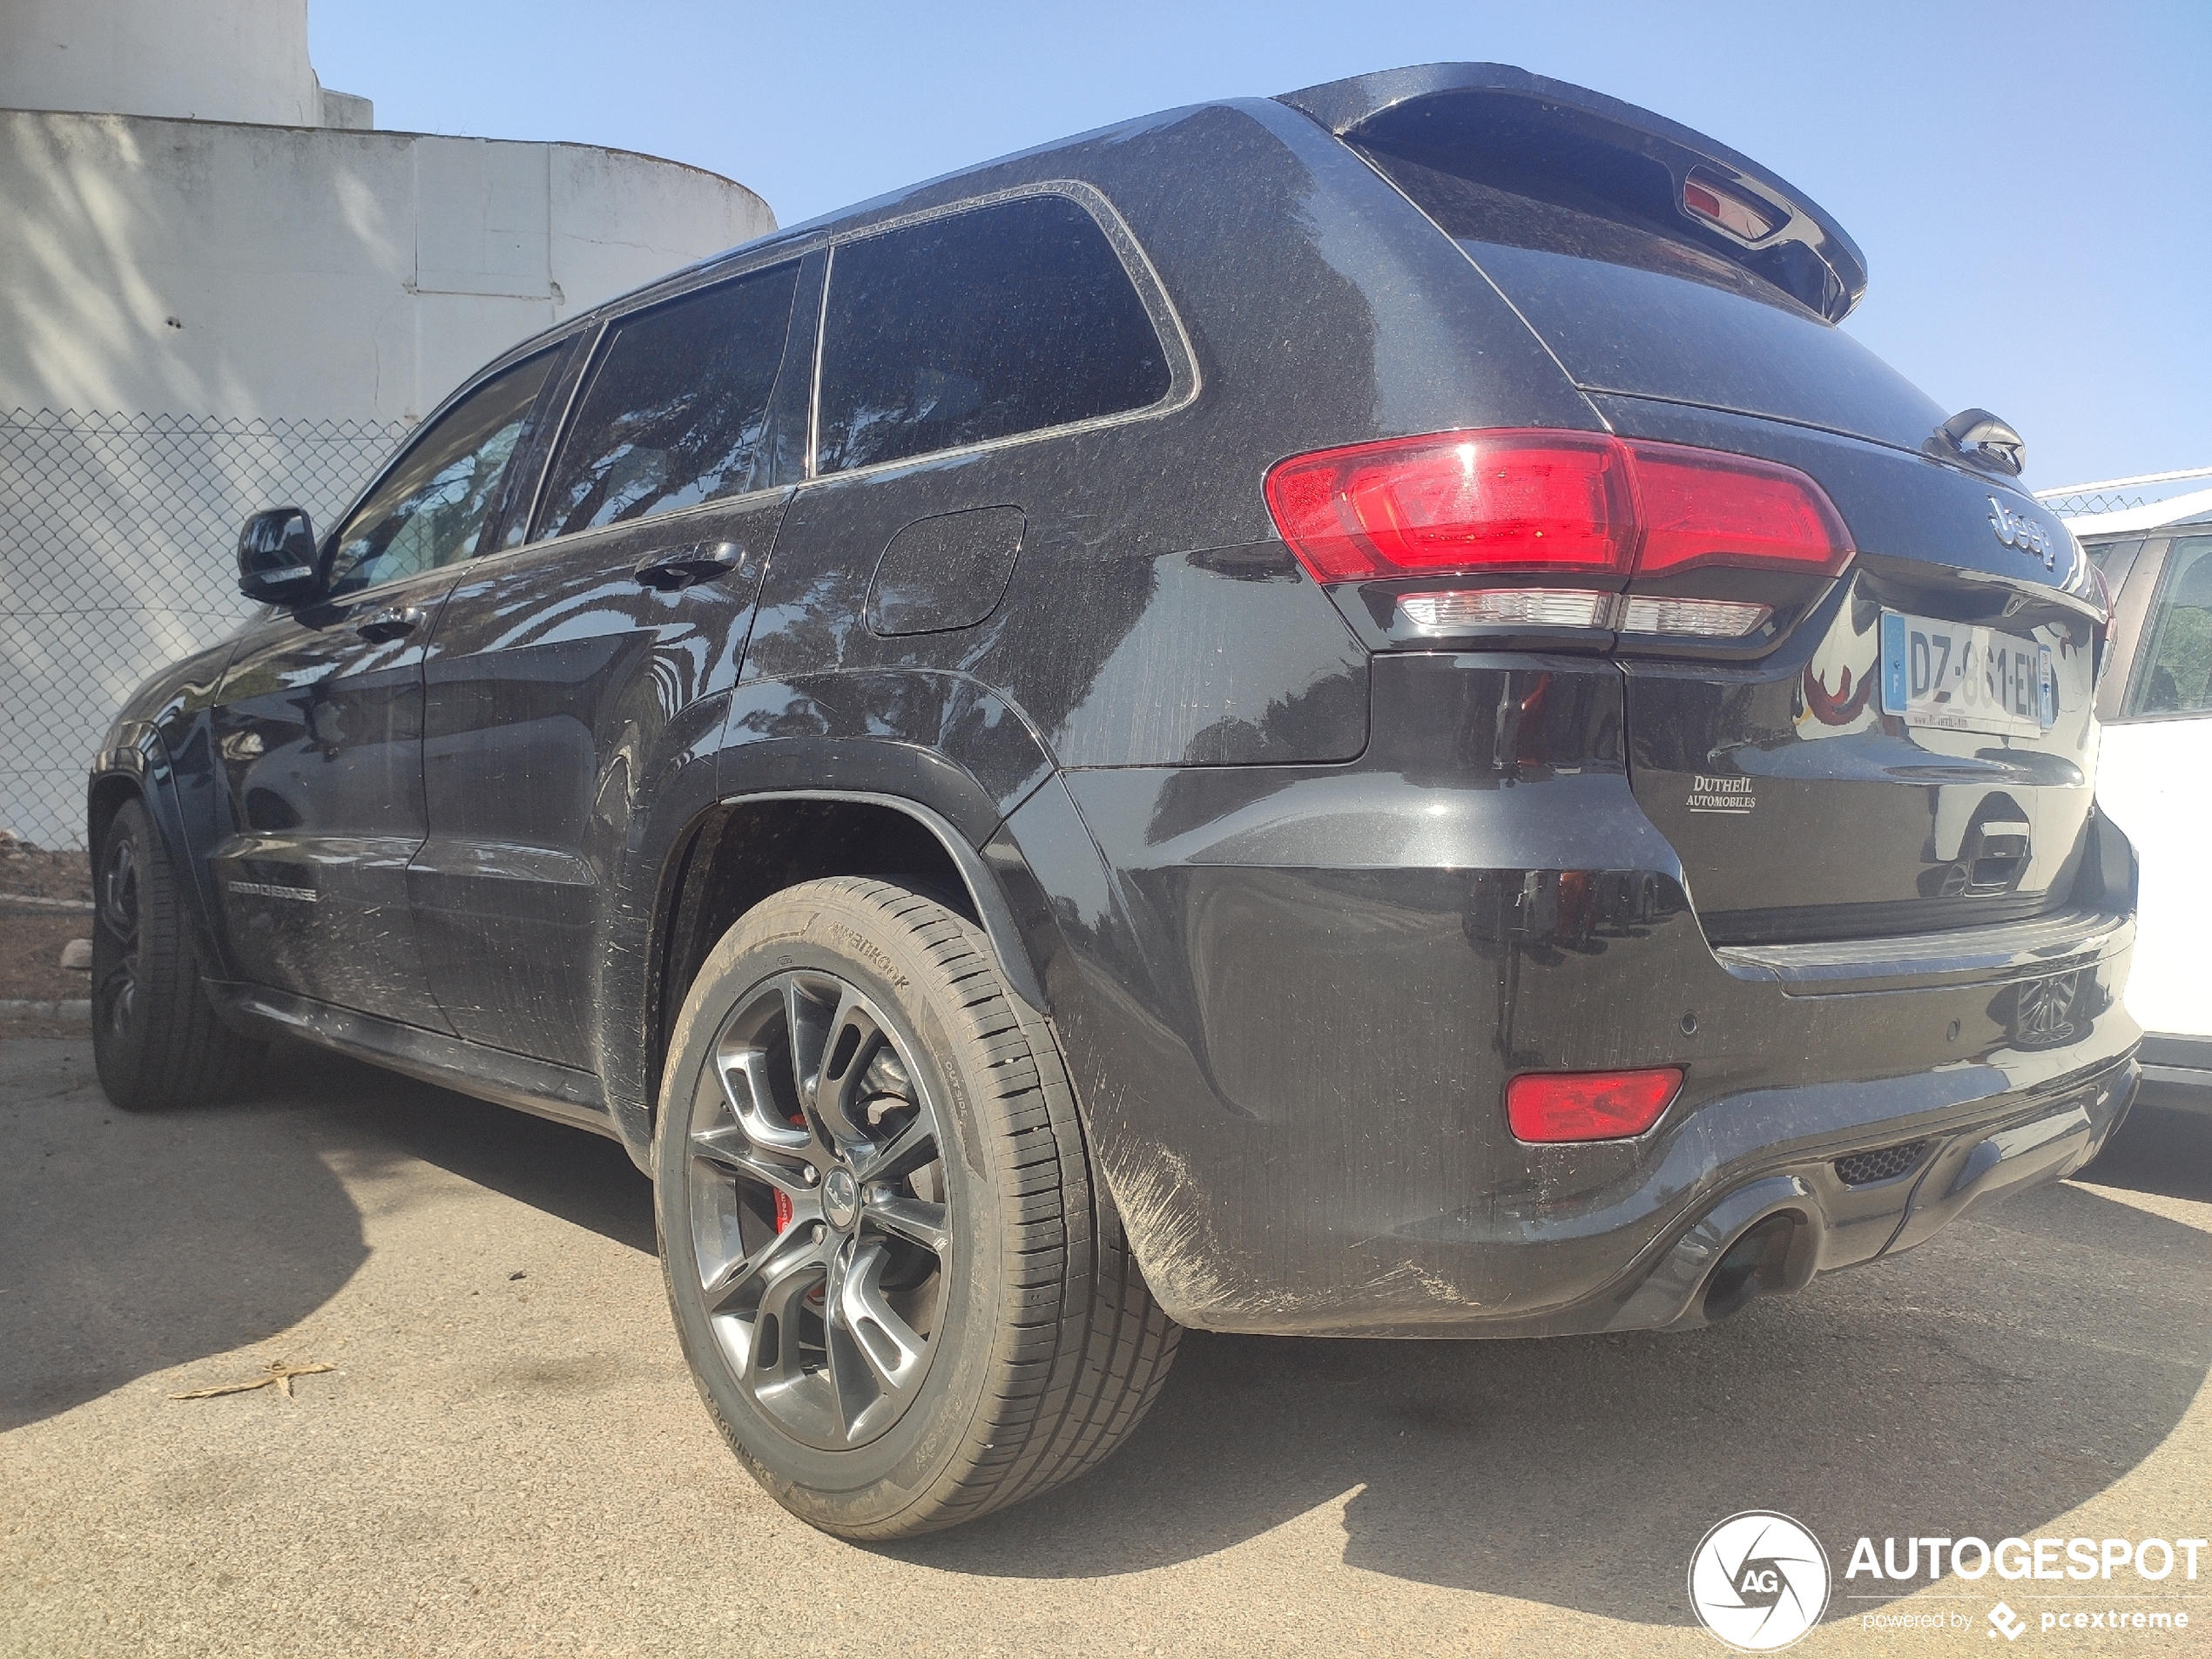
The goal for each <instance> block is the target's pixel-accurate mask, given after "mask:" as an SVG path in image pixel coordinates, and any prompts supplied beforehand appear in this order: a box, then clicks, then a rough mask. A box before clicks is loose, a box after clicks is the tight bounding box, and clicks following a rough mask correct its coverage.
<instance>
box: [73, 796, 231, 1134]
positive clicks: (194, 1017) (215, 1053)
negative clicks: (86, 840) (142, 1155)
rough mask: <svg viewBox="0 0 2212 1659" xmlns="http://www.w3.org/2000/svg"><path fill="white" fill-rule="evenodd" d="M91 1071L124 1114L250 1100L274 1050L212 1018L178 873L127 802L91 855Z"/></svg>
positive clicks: (141, 814) (142, 815) (134, 804)
mask: <svg viewBox="0 0 2212 1659" xmlns="http://www.w3.org/2000/svg"><path fill="white" fill-rule="evenodd" d="M92 895H93V897H92V1063H93V1066H94V1068H95V1069H97V1070H98V1073H99V1076H100V1087H101V1088H102V1089H105V1090H106V1091H107V1097H108V1099H109V1100H111V1101H112V1102H113V1103H115V1104H116V1105H118V1106H119V1107H121V1108H122V1109H124V1110H125V1111H126V1112H143V1111H154V1110H158V1109H163V1108H165V1107H172V1106H190V1105H197V1104H199V1103H203V1102H206V1101H211V1100H220V1099H223V1098H226V1097H227V1096H235V1095H238V1094H240V1093H242V1092H244V1091H245V1090H246V1089H247V1088H249V1087H250V1086H251V1085H252V1083H253V1079H254V1077H255V1076H256V1075H257V1074H258V1073H259V1071H260V1065H261V1059H262V1056H263V1055H265V1054H266V1052H267V1048H268V1045H267V1044H266V1043H262V1042H254V1041H253V1039H252V1038H249V1037H243V1036H240V1035H239V1034H238V1033H237V1032H235V1031H233V1030H232V1029H230V1028H229V1027H227V1026H226V1025H224V1024H222V1023H221V1022H219V1020H217V1019H216V1017H215V1010H214V1007H213V1005H212V1004H211V1003H210V1002H209V1001H208V999H207V990H206V986H205V985H204V984H203V983H202V982H201V978H200V972H199V956H198V954H197V953H195V952H194V950H193V949H192V933H191V927H190V924H189V922H188V921H187V920H186V918H185V910H184V900H183V895H182V894H180V893H179V891H178V884H177V869H176V866H175V865H174V864H173V863H172V862H171V860H170V858H169V851H168V849H167V848H166V847H165V846H163V845H162V842H161V838H160V837H159V836H158V835H157V834H156V833H154V829H153V825H152V821H151V820H150V819H148V818H147V817H146V811H145V807H144V806H142V805H140V804H139V803H138V801H136V800H132V801H126V802H125V803H124V805H123V806H121V807H120V808H119V809H118V811H117V813H116V814H115V816H114V817H113V818H112V819H109V820H108V825H107V827H106V829H105V831H103V832H102V833H101V835H100V840H99V845H98V846H97V847H95V848H94V849H93V852H92Z"/></svg>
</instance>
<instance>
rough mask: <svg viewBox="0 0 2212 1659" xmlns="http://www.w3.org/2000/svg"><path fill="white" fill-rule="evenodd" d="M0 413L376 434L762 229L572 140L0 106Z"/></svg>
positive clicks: (630, 162)
mask: <svg viewBox="0 0 2212 1659" xmlns="http://www.w3.org/2000/svg"><path fill="white" fill-rule="evenodd" d="M0 225H4V226H7V227H8V230H7V241H8V243H9V245H10V246H9V251H8V253H7V256H6V257H5V259H4V260H0V412H4V411H6V410H8V409H11V408H25V409H30V410H37V409H39V408H51V409H55V410H64V409H77V410H79V411H91V410H104V411H110V412H120V413H125V414H137V413H140V412H145V413H150V414H172V415H176V414H215V415H225V416H253V415H266V416H273V417H284V418H297V417H300V416H307V415H312V416H316V417H334V418H340V419H368V420H389V419H394V418H401V419H412V418H415V417H418V416H420V415H422V414H423V413H424V412H425V411H427V410H428V409H429V408H431V407H433V406H434V405H435V403H436V402H437V401H438V400H439V399H440V398H442V396H444V395H445V394H446V393H447V392H448V391H449V390H450V389H451V388H453V386H454V385H455V383H456V382H458V381H460V379H461V378H462V376H463V375H464V374H468V373H469V371H470V370H472V369H474V368H476V367H477V366H478V365H480V364H481V363H482V362H483V361H484V360H485V359H487V358H489V357H490V356H492V355H493V354H495V353H496V352H498V351H500V350H502V349H503V348H504V347H507V346H509V345H511V344H512V343H513V342H514V341H516V340H519V339H521V338H523V336H524V335H526V334H531V333H534V332H536V330H538V329H541V328H543V327H548V326H549V325H550V324H551V323H553V322H556V321H557V320H559V319H560V318H561V317H563V316H564V315H566V314H569V313H570V312H571V311H573V310H575V309H577V307H588V306H590V305H593V304H596V303H597V302H598V301H599V300H604V299H606V298H608V297H609V296H610V295H611V294H614V293H620V292H622V291H623V290H624V289H627V288H631V287H636V286H637V284H639V283H641V282H644V281H647V280H650V279H651V278H653V277H655V276H658V275H659V274H660V273H663V272H664V271H668V270H671V269H673V268H674V267H676V266H679V265H683V264H685V263H687V262H688V261H690V260H694V259H697V258H698V257H699V256H700V255H702V254H705V253H712V252H714V251H716V250H717V249H719V248H724V247H728V246H733V245H734V244H736V243H738V242H743V241H748V240H750V239H752V238H753V237H756V236H759V235H762V234H764V233H766V232H768V231H770V230H772V229H773V228H774V227H775V219H774V216H773V215H772V213H771V212H769V211H768V207H767V205H766V204H765V203H764V202H763V201H762V200H761V199H759V197H758V196H756V195H754V194H753V193H752V192H751V191H749V190H747V189H745V187H744V186H743V185H738V184H733V183H732V182H731V181H730V180H729V179H723V178H719V177H718V176H717V175H715V174H713V173H709V172H701V171H700V170H698V168H694V167H685V166H682V165H678V164H677V163H674V162H671V161H663V160H659V159H658V158H653V157H651V156H640V155H632V154H630V153H628V152H621V151H612V150H602V149H598V148H595V147H593V146H590V145H558V144H517V143H505V142H496V141H494V140H490V139H485V138H434V137H429V136H427V135H424V134H421V133H408V132H356V131H342V130H339V129H334V128H329V127H291V128H287V127H273V126H253V125H222V124H215V123H208V122H188V121H172V120H158V119H149V118H140V117H131V116H121V115H82V114H66V113H51V112H37V111H0Z"/></svg>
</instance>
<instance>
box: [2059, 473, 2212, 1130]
mask: <svg viewBox="0 0 2212 1659" xmlns="http://www.w3.org/2000/svg"><path fill="white" fill-rule="evenodd" d="M2075 528H2076V531H2077V534H2080V540H2081V543H2082V547H2083V550H2084V551H2086V552H2087V554H2088V556H2089V558H2090V561H2091V562H2092V563H2094V565H2095V566H2096V568H2097V569H2098V570H2099V571H2101V573H2102V574H2103V576H2104V578H2105V581H2106V583H2107V585H2108V586H2109V587H2110V589H2111V590H2112V593H2113V597H2114V621H2113V630H2112V643H2111V645H2110V647H2109V649H2110V650H2111V651H2112V653H2113V657H2112V660H2111V662H2110V663H2108V664H2107V665H2106V667H2105V671H2104V675H2103V678H2102V679H2101V681H2100V682H2099V685H2098V690H2097V713H2098V716H2099V718H2101V721H2102V722H2103V725H2104V738H2103V749H2102V751H2101V754H2100V756H2099V758H2098V761H2097V794H2098V798H2099V799H2100V800H2101V802H2102V803H2103V805H2104V808H2105V810H2106V811H2107V813H2111V815H2112V817H2113V819H2114V821H2115V822H2116V823H2118V824H2119V826H2120V827H2121V828H2122V829H2123V830H2125V831H2127V833H2128V837H2129V838H2130V839H2131V840H2133V841H2134V844H2135V849H2136V853H2137V854H2138V856H2139V857H2140V858H2141V861H2142V896H2141V912H2140V914H2139V919H2138V922H2137V927H2138V932H2137V934H2136V942H2135V961H2134V971H2133V972H2132V973H2131V974H2129V976H2128V990H2127V998H2128V1008H2129V1010H2130V1012H2132V1013H2133V1014H2134V1016H2135V1019H2136V1021H2137V1022H2138V1023H2140V1024H2141V1026H2142V1028H2143V1030H2144V1032H2145V1034H2146V1035H2145V1036H2144V1039H2143V1049H2142V1059H2143V1076H2144V1077H2145V1079H2146V1080H2147V1081H2149V1082H2165V1083H2180V1084H2184V1085H2192V1086H2193V1087H2191V1088H2190V1089H2188V1092H2187V1093H2186V1094H2185V1095H2179V1096H2178V1097H2176V1098H2173V1099H2171V1100H2170V1101H2169V1103H2173V1104H2182V1103H2188V1104H2193V1105H2196V1106H2198V1107H2201V1108H2202V1109H2212V974H2208V969H2207V961H2206V953H2205V942H2206V941H2207V940H2208V939H2212V875H2208V873H2207V871H2206V868H2205V867H2203V866H2202V865H2200V864H2199V863H2198V862H2197V854H2198V853H2199V852H2200V851H2202V850H2205V849H2206V847H2207V845H2208V838H2209V837H2212V512H2201V513H2198V514H2195V516H2191V517H2189V518H2188V519H2185V520H2183V521H2182V522H2180V523H2169V524H2164V525H2161V526H2159V527H2157V528H2155V529H2148V530H2143V529H2137V530H2134V531H2125V530H2123V531H2120V532H2118V533H2105V534H2100V533H2099V532H2098V531H2097V530H2096V529H2092V528H2091V527H2090V526H2089V525H2088V524H2083V523H2079V522H2077V523H2076V526H2075Z"/></svg>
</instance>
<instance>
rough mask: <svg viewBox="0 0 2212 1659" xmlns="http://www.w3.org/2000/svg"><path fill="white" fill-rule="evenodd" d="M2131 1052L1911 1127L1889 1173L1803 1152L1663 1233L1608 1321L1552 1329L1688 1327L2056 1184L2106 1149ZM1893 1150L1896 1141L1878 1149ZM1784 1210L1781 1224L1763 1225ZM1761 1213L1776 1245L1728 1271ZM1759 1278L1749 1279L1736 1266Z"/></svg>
mask: <svg viewBox="0 0 2212 1659" xmlns="http://www.w3.org/2000/svg"><path fill="white" fill-rule="evenodd" d="M2136 1082H2137V1068H2136V1066H2135V1064H2134V1062H2132V1061H2131V1062H2123V1063H2122V1064H2121V1065H2118V1066H2114V1067H2112V1068H2109V1069H2107V1070H2106V1071H2104V1072H2102V1073H2101V1074H2100V1075H2098V1076H2096V1077H2094V1078H2093V1079H2091V1080H2089V1081H2088V1082H2085V1083H2083V1084H2081V1085H2080V1086H2078V1087H2076V1088H2074V1089H2067V1090H2064V1091H2061V1092H2060V1093H2059V1094H2058V1095H2057V1096H2055V1097H2054V1098H2047V1099H2042V1100H2038V1101H2033V1102H2020V1103H2015V1106H2014V1109H2013V1110H2010V1111H2007V1112H2004V1113H2000V1114H1999V1115H1997V1116H1993V1117H1986V1118H1983V1119H1981V1120H1980V1121H1977V1122H1973V1123H1964V1124H1959V1125H1956V1126H1953V1127H1952V1128H1950V1129H1948V1130H1944V1131H1942V1132H1939V1133H1936V1134H1932V1135H1928V1136H1922V1137H1919V1139H1918V1141H1917V1144H1916V1143H1905V1146H1907V1147H1912V1148H1913V1150H1912V1151H1911V1152H1910V1154H1909V1157H1898V1158H1897V1159H1896V1160H1894V1161H1896V1162H1898V1163H1903V1166H1904V1167H1902V1168H1901V1169H1899V1170H1898V1172H1897V1173H1896V1174H1894V1175H1883V1176H1881V1177H1878V1178H1877V1179H1874V1180H1871V1181H1869V1180H1863V1179H1862V1180H1858V1181H1856V1182H1847V1181H1845V1180H1844V1178H1843V1176H1844V1173H1846V1172H1848V1173H1851V1174H1853V1175H1860V1174H1863V1173H1865V1172H1868V1170H1870V1167H1871V1170H1885V1169H1886V1168H1887V1167H1888V1165H1887V1163H1883V1162H1879V1161H1877V1160H1874V1159H1865V1160H1860V1161H1859V1162H1858V1163H1857V1164H1854V1163H1853V1161H1852V1160H1851V1159H1850V1158H1848V1157H1845V1158H1838V1159H1824V1160H1820V1161H1818V1162H1815V1163H1797V1164H1794V1165H1792V1166H1791V1167H1788V1168H1784V1169H1778V1170H1773V1171H1772V1172H1770V1173H1768V1174H1765V1175H1762V1176H1758V1177H1754V1178H1752V1179H1750V1180H1748V1181H1746V1182H1744V1183H1743V1184H1742V1185H1740V1186H1737V1187H1736V1188H1734V1189H1732V1190H1730V1191H1729V1192H1728V1193H1727V1194H1726V1196H1724V1197H1722V1198H1720V1199H1718V1200H1717V1201H1716V1202H1715V1203H1713V1204H1710V1206H1708V1207H1707V1208H1706V1209H1705V1210H1704V1211H1703V1213H1701V1214H1700V1215H1699V1216H1698V1217H1697V1218H1696V1220H1695V1221H1694V1222H1692V1223H1691V1224H1689V1226H1687V1227H1686V1228H1683V1230H1681V1231H1680V1232H1679V1234H1678V1235H1677V1236H1676V1237H1675V1238H1674V1239H1673V1242H1672V1243H1671V1244H1663V1247H1662V1248H1661V1249H1659V1250H1657V1251H1655V1252H1653V1259H1652V1260H1651V1262H1650V1264H1649V1269H1648V1271H1642V1277H1641V1278H1637V1277H1636V1276H1635V1273H1634V1272H1631V1273H1630V1274H1629V1275H1628V1276H1627V1279H1628V1282H1629V1283H1630V1284H1631V1285H1633V1288H1632V1289H1631V1290H1630V1291H1629V1294H1628V1295H1627V1297H1626V1298H1623V1299H1622V1300H1621V1301H1620V1302H1619V1303H1618V1305H1617V1306H1615V1307H1614V1308H1613V1311H1612V1312H1611V1313H1610V1314H1609V1315H1608V1317H1607V1318H1606V1319H1605V1322H1604V1324H1603V1325H1602V1326H1598V1325H1595V1324H1593V1323H1591V1322H1590V1321H1591V1316H1594V1315H1595V1313H1596V1312H1598V1311H1600V1309H1601V1308H1602V1307H1603V1306H1604V1305H1606V1304H1607V1302H1608V1301H1609V1300H1610V1298H1597V1299H1596V1301H1595V1303H1594V1305H1592V1306H1590V1307H1589V1308H1588V1309H1576V1310H1573V1311H1572V1312H1570V1313H1569V1314H1568V1317H1567V1318H1566V1319H1565V1321H1564V1323H1561V1324H1559V1325H1557V1326H1556V1327H1555V1328H1556V1329H1559V1330H1568V1331H1573V1330H1592V1329H1600V1328H1602V1329H1604V1330H1608V1331H1636V1330H1686V1329H1691V1328H1695V1327H1696V1326H1698V1325H1707V1324H1710V1323H1713V1322H1715V1321H1716V1320H1717V1319H1719V1318H1726V1317H1727V1316H1728V1315H1729V1314H1730V1313H1733V1312H1736V1311H1737V1309H1738V1308H1740V1307H1742V1306H1743V1305H1744V1304H1745V1303H1746V1302H1748V1301H1749V1300H1750V1296H1751V1295H1761V1294H1764V1295H1770V1294H1777V1293H1785V1292H1788V1291H1796V1290H1799V1289H1802V1288H1803V1287H1804V1285H1806V1284H1807V1283H1809V1282H1810V1281H1811V1279H1812V1278H1815V1277H1817V1275H1819V1274H1822V1273H1832V1272H1836V1271H1839V1270H1841V1269H1843V1268H1846V1267H1858V1266H1861V1265H1863V1264H1865V1263H1867V1262H1871V1261H1875V1260H1878V1259H1879V1258H1883V1257H1886V1256H1894V1255H1896V1254H1898V1252H1899V1251H1906V1250H1910V1249H1912V1247H1913V1246H1914V1245H1916V1244H1925V1242H1926V1241H1927V1240H1928V1239H1929V1238H1932V1237H1933V1236H1934V1235H1935V1234H1936V1233H1937V1232H1938V1231H1939V1230H1941V1229H1942V1228H1944V1227H1946V1226H1947V1225H1949V1224H1951V1223H1952V1222H1953V1221H1956V1220H1958V1219H1959V1217H1962V1216H1965V1215H1966V1214H1968V1213H1969V1212H1971V1211H1973V1210H1975V1209H1977V1208H1979V1207H1984V1206H1987V1205H1990V1204H1996V1203H1998V1202H1999V1201H2000V1200H2002V1199H2005V1198H2008V1197H2013V1195H2015V1194H2017V1193H2020V1192H2025V1191H2027V1190H2030V1189H2032V1188H2034V1187H2040V1186H2045V1185H2047V1184H2050V1183H2052V1182H2054V1181H2060V1180H2063V1179H2065V1178H2066V1177H2067V1176H2068V1175H2071V1174H2072V1173H2073V1172H2074V1170H2078V1169H2080V1167H2081V1166H2082V1165H2083V1164H2085V1163H2087V1162H2088V1161H2089V1160H2090V1159H2091V1158H2093V1157H2095V1156H2096V1155H2097V1153H2098V1152H2099V1151H2100V1150H2102V1148H2103V1146H2104V1143H2106V1141H2107V1140H2108V1139H2110V1138H2111V1136H2112V1135H2113V1132H2114V1130H2117V1129H2118V1128H2119V1127H2120V1125H2121V1122H2122V1120H2124V1119H2125V1118H2126V1116H2127V1115H2128V1107H2129V1105H2130V1104H2131V1103H2133V1101H2134V1096H2135V1088H2136ZM1881 1150H1883V1151H1885V1152H1888V1151H1896V1152H1899V1153H1902V1152H1904V1151H1905V1148H1903V1147H1898V1146H1896V1145H1895V1143H1892V1147H1891V1148H1885V1149H1881ZM1777 1221H1779V1222H1780V1223H1783V1225H1778V1226H1777V1225H1772V1224H1774V1223H1776V1222H1777ZM1762 1224H1770V1231H1771V1236H1772V1238H1773V1241H1774V1242H1773V1244H1772V1245H1771V1247H1770V1248H1768V1249H1764V1250H1761V1251H1757V1252H1756V1254H1757V1257H1758V1259H1757V1260H1754V1254H1755V1252H1754V1251H1753V1249H1752V1248H1751V1247H1750V1246H1749V1245H1746V1246H1745V1247H1744V1248H1743V1251H1742V1252H1741V1253H1740V1254H1739V1256H1738V1258H1737V1262H1736V1264H1734V1270H1735V1271H1729V1270H1728V1269H1726V1268H1724V1267H1723V1264H1724V1263H1727V1262H1728V1261H1729V1258H1730V1250H1731V1248H1733V1247H1736V1246H1737V1245H1738V1244H1739V1241H1743V1240H1745V1239H1746V1238H1747V1236H1751V1235H1753V1234H1754V1232H1755V1230H1758V1229H1760V1228H1761V1227H1762ZM1746 1272H1749V1273H1751V1274H1753V1275H1755V1278H1754V1280H1753V1282H1751V1283H1750V1284H1748V1285H1746V1284H1745V1283H1743V1279H1742V1278H1741V1275H1742V1274H1743V1273H1746Z"/></svg>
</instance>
